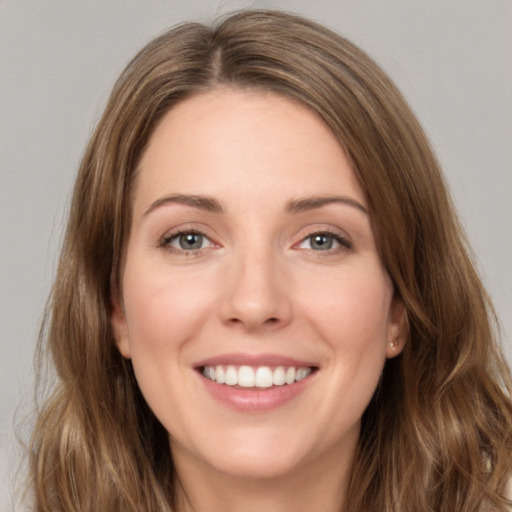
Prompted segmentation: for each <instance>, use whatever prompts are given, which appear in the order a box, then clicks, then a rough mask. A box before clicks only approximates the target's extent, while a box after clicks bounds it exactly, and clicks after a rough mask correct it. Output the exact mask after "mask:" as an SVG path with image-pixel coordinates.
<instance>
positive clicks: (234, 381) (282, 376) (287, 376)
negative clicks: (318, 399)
mask: <svg viewBox="0 0 512 512" xmlns="http://www.w3.org/2000/svg"><path fill="white" fill-rule="evenodd" d="M310 373H311V368H307V367H300V368H295V367H293V366H290V367H283V366H278V367H277V368H273V369H272V368H270V367H269V366H258V367H252V366H231V365H230V366H221V365H219V366H205V367H204V369H203V375H204V376H205V377H206V378H208V379H210V380H213V381H215V382H217V383H219V384H226V385H228V386H237V385H238V386H241V387H244V388H254V387H256V388H269V387H271V386H282V385H283V384H293V383H294V382H297V381H299V380H302V379H305V378H306V377H307V376H308V375H309V374H310Z"/></svg>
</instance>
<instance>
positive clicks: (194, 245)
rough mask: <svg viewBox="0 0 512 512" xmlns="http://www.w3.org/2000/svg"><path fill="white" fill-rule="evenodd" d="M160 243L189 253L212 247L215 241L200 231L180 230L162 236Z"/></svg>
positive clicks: (177, 250) (176, 250)
mask: <svg viewBox="0 0 512 512" xmlns="http://www.w3.org/2000/svg"><path fill="white" fill-rule="evenodd" d="M160 245H161V246H162V247H165V248H168V249H170V250H172V251H174V252H180V253H185V254H187V253H189V252H198V251H201V249H206V248H208V247H211V246H212V245H213V242H212V241H211V240H210V239H209V238H208V237H207V236H206V235H204V234H203V233H200V232H199V231H179V232H177V233H171V234H170V235H166V236H164V237H162V240H161V241H160Z"/></svg>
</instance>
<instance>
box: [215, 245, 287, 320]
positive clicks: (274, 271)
mask: <svg viewBox="0 0 512 512" xmlns="http://www.w3.org/2000/svg"><path fill="white" fill-rule="evenodd" d="M232 256H233V257H232V259H231V261H230V268H229V271H228V275H227V276H226V285H227V286H226V294H225V298H224V301H223V304H222V316H223V320H224V321H227V322H230V323H232V324H233V323H236V324H242V325H244V326H245V328H247V329H249V330H254V329H257V328H258V327H260V326H263V325H277V324H280V325H282V324H284V323H286V322H287V321H288V320H289V318H290V314H291V305H290V302H289V298H288V296H287V293H286V287H285V286H284V282H283V281H284V274H283V268H282V264H281V258H280V255H279V252H278V251H277V250H276V249H275V248H274V247H273V246H272V244H271V243H270V242H269V241H268V240H267V241H266V243H261V242H259V243H258V241H257V240H253V243H247V244H244V245H242V246H240V247H237V248H236V249H235V250H234V252H233V255H232Z"/></svg>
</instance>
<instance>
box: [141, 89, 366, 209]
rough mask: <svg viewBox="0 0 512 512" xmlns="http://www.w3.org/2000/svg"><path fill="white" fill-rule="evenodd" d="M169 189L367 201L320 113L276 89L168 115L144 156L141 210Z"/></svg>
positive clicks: (225, 93)
mask: <svg viewBox="0 0 512 512" xmlns="http://www.w3.org/2000/svg"><path fill="white" fill-rule="evenodd" d="M165 193H182V194H198V193H201V194H206V195H209V196H213V197H217V198H219V199H220V200H223V198H224V196H229V197H231V196H233V195H237V197H238V199H240V200H244V201H245V202H246V204H250V203H251V201H252V199H254V198H256V197H258V198H260V199H261V196H262V195H263V196H265V197H266V198H267V200H268V201H273V200H275V201H277V202H279V201H281V202H282V201H283V200H285V197H284V195H288V196H289V197H288V199H289V198H291V197H294V196H297V197H299V196H305V195H308V196H311V195H322V194H327V193H328V194H333V193H339V194H347V193H350V194H351V195H352V196H354V199H356V200H358V201H360V202H361V203H363V204H364V203H365V198H364V194H363V192H362V191H361V188H360V186H359V184H358V182H357V179H356V177H355V174H354V172H353V170H352V168H351V166H350V164H349V162H348V160H347V158H346V155H345V153H344V151H343V149H342V147H341V145H340V144H339V142H338V141H337V139H336V137H335V135H334V134H333V133H332V132H331V130H330V129H329V128H328V127H327V126H326V125H325V124H324V123H323V122H322V121H321V120H320V119H319V118H318V117H317V116H316V115H315V114H314V113H312V112H311V111H310V110H308V109H307V108H305V107H303V106H301V105H299V104H298V103H296V102H293V101H291V100H289V99H287V98H284V97H282V96H279V95H277V94H272V93H262V92H254V91H238V90H217V91H211V92H207V93H203V94H200V95H197V96H194V97H192V98H189V99H187V100H184V101H183V102H181V103H179V104H178V105H176V106H175V107H174V108H173V109H171V110H170V111H169V112H168V113H167V114H166V115H165V116H164V118H163V119H162V120H161V122H160V123H159V125H158V126H157V128H156V129H155V131H154V133H153V134H152V136H151V137H150V140H149V143H148V145H147V148H146V150H145V152H144V154H143V157H142V159H141V161H140V165H139V169H138V175H137V180H136V184H135V194H134V196H135V197H134V211H135V214H136V215H137V210H140V209H141V208H144V206H145V205H146V206H147V204H148V201H149V202H150V201H152V200H155V198H156V197H157V196H158V195H162V194H165ZM235 193H236V194H235ZM229 197H228V198H229ZM139 213H140V212H139Z"/></svg>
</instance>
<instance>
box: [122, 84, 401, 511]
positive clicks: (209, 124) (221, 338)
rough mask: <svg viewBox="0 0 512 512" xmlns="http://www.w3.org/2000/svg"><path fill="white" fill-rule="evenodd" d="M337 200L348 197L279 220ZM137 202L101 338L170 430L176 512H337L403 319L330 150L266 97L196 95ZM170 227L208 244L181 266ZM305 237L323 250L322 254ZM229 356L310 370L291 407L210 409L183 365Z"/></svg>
mask: <svg viewBox="0 0 512 512" xmlns="http://www.w3.org/2000/svg"><path fill="white" fill-rule="evenodd" d="M175 194H180V195H186V196H190V195H193V196H201V197H203V196H206V197H208V198H211V199H214V200H215V201H216V202H217V203H218V206H220V207H221V208H222V210H223V211H222V213H219V212H214V211H209V210H208V209H205V208H203V207H199V206H198V205H194V204H184V203H183V202H182V201H175V200H172V201H171V200H169V199H168V198H169V196H171V195H175ZM332 196H337V197H338V196H339V197H343V198H345V199H344V200H343V201H334V202H329V203H327V204H323V205H321V206H319V205H318V204H316V207H312V204H311V202H309V203H308V204H309V206H307V205H306V206H304V205H303V206H304V208H302V209H297V208H296V209H295V210H290V208H289V205H290V202H292V201H296V200H298V199H304V198H311V197H315V198H325V197H332ZM133 197H134V200H133V224H132V226H131V231H130V234H129V239H128V243H127V250H126V255H125V260H124V264H123V270H122V297H121V298H120V299H115V301H114V302H115V306H114V310H113V313H112V324H113V327H114V332H115V336H116V340H117V345H118V348H119V350H120V352H121V353H122V355H123V356H124V357H126V358H131V359H132V362H133V367H134V371H135V374H136V377H137V381H138V383H139V385H140V388H141V390H142V392H143V394H144V396H145V398H146V400H147V402H148V404H149V405H150V407H151V408H152V410H153V411H154V413H155V414H156V416H157V417H158V418H159V420H160V421H161V422H162V424H163V425H164V426H165V428H166V429H167V431H168V432H169V437H170V444H171V451H172V456H173V459H174V461H175V465H176V472H177V501H178V506H179V509H180V510H182V511H183V510H187V511H199V510H200V511H201V512H220V511H222V512H230V511H233V512H235V511H240V510H244V511H249V512H251V511H261V510H272V511H273V512H280V511H283V512H284V511H292V510H293V511H294V512H296V511H301V510H303V511H308V510H309V511H310V510H322V511H325V512H328V511H331V510H332V511H334V510H337V511H339V510H341V508H342V506H343V496H344V493H345V490H346V486H347V480H348V478H349V474H350V464H351V461H352V457H353V454H354V450H355V448H356V445H357V440H358V436H359V430H360V419H361V416H362V414H363V412H364V410H365V408H366V406H367V404H368V403H369V401H370V399H371V397H372V395H373V393H374V390H375V388H376V386H377V384H378V381H379V378H380V375H381V372H382V368H383V365H384V363H385V360H386V358H390V357H394V356H396V355H397V354H398V353H399V352H400V351H401V349H402V347H403V344H404V341H405V338H406V321H405V315H404V308H403V305H402V303H401V302H400V301H399V300H397V299H396V298H394V293H393V287H392V284H391V281H390V279H389V276H388V275H387V273H386V270H385V269H384V268H383V266H382V263H381V261H380V259H379V255H378V252H377V248H376V245H375V237H374V233H373V231H372V227H371V222H370V217H369V215H368V213H367V212H366V211H365V210H366V209H367V203H366V198H365V196H364V193H363V191H362V190H361V188H360V186H359V184H358V182H357V179H356V177H355V174H354V172H353V170H352V169H351V167H350V165H349V162H348V160H347V158H346V156H345V154H344V152H343V150H342V148H341V147H340V145H339V144H338V142H337V140H336V139H335V137H334V135H333V134H332V133H331V132H330V130H329V129H328V128H327V127H326V126H325V125H324V124H323V123H322V122H321V121H320V120H319V119H318V118H317V117H316V116H315V115H314V114H312V113H311V112H310V111H308V110H306V109H305V108H303V107H302V106H299V105H297V104H295V103H293V102H291V101H290V100H288V99H285V98H282V97H280V96H277V95H273V94H263V93H255V92H243V91H235V90H225V89H224V90H217V91H212V92H208V93H204V94H202V95H199V96H195V97H193V98H191V99H187V100H185V101H184V102H182V103H180V104H178V105H177V106H176V107H174V108H173V109H172V110H171V111H170V112H169V113H167V114H166V116H165V117H164V118H163V120H162V121H161V123H160V124H159V125H158V127H157V128H156V130H155V132H154V133H153V135H152V137H151V139H150V141H149V144H148V147H147V148H146V151H145V153H144V155H143V158H142V160H141V163H140V166H139V170H138V177H137V181H136V184H135V190H134V196H133ZM166 198H167V199H166ZM347 199H348V200H347ZM188 203H190V201H188ZM287 205H288V208H287ZM202 206H204V205H202ZM210 206H211V205H210ZM177 229H179V230H181V231H185V232H187V231H188V232H190V231H199V232H201V233H203V234H204V238H203V242H202V246H201V248H200V249H198V250H192V251H190V250H189V251H185V250H184V249H183V244H182V242H183V238H181V239H180V238H179V236H178V235H176V230H177ZM315 233H316V234H318V233H321V234H324V233H327V234H326V235H325V236H326V237H327V238H325V239H324V241H326V242H328V244H331V243H332V246H331V247H330V248H328V249H327V250H321V249H320V248H319V246H318V245H315V244H314V243H313V242H314V241H315V239H314V238H311V235H313V234H315ZM173 237H174V238H173ZM337 238H339V239H341V240H342V242H341V243H340V242H339V241H336V240H337ZM347 243H348V246H345V245H344V244H347ZM180 244H181V245H180ZM324 246H325V244H324ZM228 353H229V354H232V353H243V354H249V355H260V354H269V353H272V354H278V355H282V356H288V357H293V358H296V359H300V360H306V361H312V362H314V364H315V366H316V367H317V368H318V369H317V371H316V372H315V373H313V374H312V375H311V376H310V377H309V378H308V380H307V384H306V385H305V387H304V390H303V392H302V393H300V394H299V395H298V396H296V397H294V398H293V399H292V400H290V401H288V402H286V403H285V404H284V405H281V406H279V407H275V408H272V409H270V410H265V411H255V412H254V411H253V412H251V411H239V410H235V409H233V408H230V407H227V406H225V405H224V404H222V403H220V402H219V401H217V400H216V399H215V398H213V397H212V395H211V394H210V393H209V392H208V391H207V390H206V388H205V386H204V378H203V377H202V376H201V375H200V374H199V373H198V371H197V370H196V368H195V367H194V365H196V364H197V362H198V361H200V360H204V359H206V358H210V357H214V356H219V355H222V354H228Z"/></svg>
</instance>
